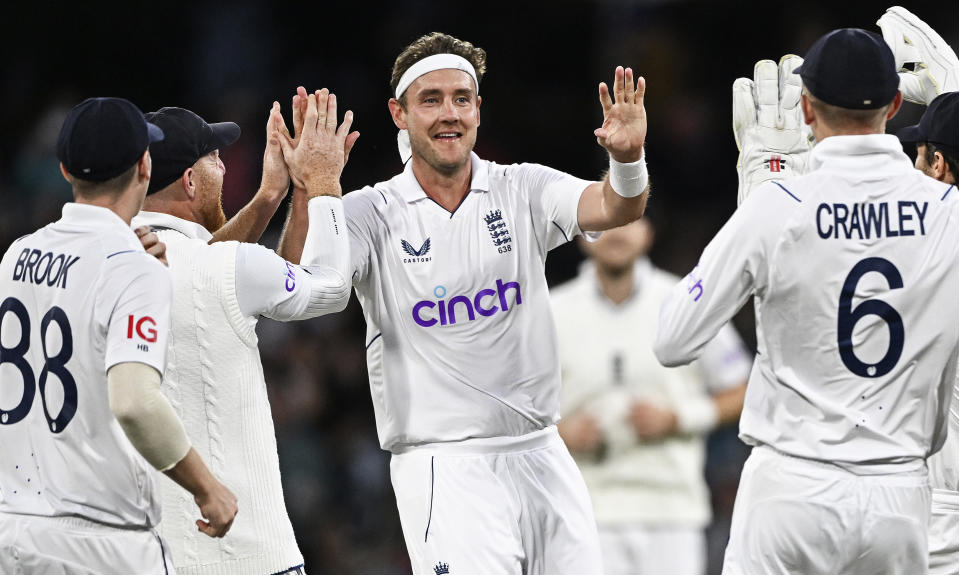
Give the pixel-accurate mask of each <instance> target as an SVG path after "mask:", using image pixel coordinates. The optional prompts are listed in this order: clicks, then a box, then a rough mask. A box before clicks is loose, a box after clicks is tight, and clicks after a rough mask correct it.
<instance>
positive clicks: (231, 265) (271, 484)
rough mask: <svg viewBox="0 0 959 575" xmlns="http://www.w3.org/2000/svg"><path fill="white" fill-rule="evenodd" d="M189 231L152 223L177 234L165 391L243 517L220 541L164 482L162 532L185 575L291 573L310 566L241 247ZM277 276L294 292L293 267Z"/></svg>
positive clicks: (187, 499)
mask: <svg viewBox="0 0 959 575" xmlns="http://www.w3.org/2000/svg"><path fill="white" fill-rule="evenodd" d="M142 215H143V214H141V216H142ZM139 221H143V220H142V219H140V220H139ZM181 222H183V220H180V219H178V218H175V217H173V216H168V215H165V214H152V216H151V217H150V222H149V223H150V224H151V225H157V226H162V227H165V228H168V229H167V230H165V231H159V232H158V235H159V236H160V239H161V241H163V242H164V243H166V245H167V259H168V260H169V262H170V273H171V275H172V276H173V294H174V297H173V329H172V333H171V338H170V351H169V364H168V366H167V372H166V374H165V376H164V379H163V384H162V390H163V393H164V394H165V395H166V396H167V397H168V398H169V400H170V403H171V404H172V405H173V407H174V409H176V411H177V413H178V414H179V415H180V417H181V419H182V420H183V423H184V425H185V426H186V429H187V432H188V434H189V436H190V439H191V440H192V441H193V447H194V448H195V449H196V450H197V452H198V453H199V454H200V456H201V457H202V458H203V460H204V461H205V462H206V463H207V465H208V466H209V468H210V470H211V471H212V472H213V474H214V475H215V476H216V477H217V478H218V479H219V480H220V481H222V482H223V483H224V484H225V485H226V486H227V487H229V488H230V490H231V491H233V493H234V494H236V496H237V500H238V501H239V505H240V512H239V513H238V514H237V517H236V520H235V522H234V523H233V527H232V528H231V530H230V532H229V533H228V534H227V535H226V537H224V538H222V539H211V538H209V537H207V536H206V535H203V534H202V533H200V532H198V531H197V529H196V526H195V525H194V520H195V519H196V518H197V517H199V515H198V513H199V510H198V509H197V506H196V503H195V502H194V501H193V497H192V496H191V495H189V494H188V493H187V492H186V491H184V490H183V489H181V488H179V486H177V485H176V484H175V483H174V482H173V481H171V480H170V479H168V478H164V479H163V480H162V486H163V509H164V520H163V522H162V523H161V524H160V527H159V529H160V533H161V534H162V535H163V537H164V539H165V540H167V541H168V542H169V547H170V550H171V553H172V555H173V558H174V564H175V565H176V566H177V572H178V573H179V574H180V575H183V574H192V575H226V574H233V573H277V572H281V571H285V570H287V569H289V568H291V567H294V566H297V565H300V564H302V563H303V557H302V555H301V553H300V551H299V549H298V547H297V544H296V539H295V538H294V534H293V528H292V526H291V525H290V520H289V517H288V516H287V513H286V506H285V502H284V499H283V490H282V486H281V483H280V469H279V459H278V455H277V449H276V437H275V433H274V429H273V419H272V415H271V412H270V404H269V401H268V398H267V391H266V384H265V381H264V377H263V367H262V365H261V363H260V355H259V351H258V350H257V337H256V333H255V331H254V328H255V326H256V323H257V321H256V318H255V317H252V316H247V315H245V314H244V313H243V312H242V310H241V309H240V305H239V298H238V294H237V290H238V289H243V287H242V285H243V284H238V282H237V277H238V275H239V273H240V272H239V270H238V269H237V265H238V262H239V261H240V259H239V258H238V255H237V254H238V250H239V249H240V246H241V244H238V243H237V242H220V243H214V244H207V242H206V240H205V239H203V238H194V237H189V235H188V234H190V233H191V227H190V226H189V225H185V224H189V222H185V223H181ZM248 261H255V260H252V259H251V260H248ZM281 261H282V260H281ZM268 269H271V268H268ZM272 269H274V270H275V271H277V272H278V273H281V274H282V275H280V276H279V277H275V278H273V279H274V282H275V288H274V289H276V290H283V291H284V292H285V287H284V286H285V281H286V279H287V276H286V266H285V264H284V265H283V268H282V269H280V268H279V266H274V268H272ZM264 271H266V270H264ZM297 277H298V278H299V277H301V276H299V275H298V276H297ZM297 289H298V290H302V289H303V288H302V287H301V286H300V285H298V286H297ZM265 299H266V301H275V300H269V298H265ZM303 308H304V309H305V305H303Z"/></svg>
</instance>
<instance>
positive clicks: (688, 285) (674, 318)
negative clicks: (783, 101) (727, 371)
mask: <svg viewBox="0 0 959 575" xmlns="http://www.w3.org/2000/svg"><path fill="white" fill-rule="evenodd" d="M772 186H774V184H767V185H764V186H762V188H767V187H772ZM760 191H764V192H766V193H760ZM776 192H779V190H757V191H756V192H754V193H752V194H751V195H750V196H749V198H748V199H747V200H746V201H745V202H744V203H743V204H742V205H741V206H740V207H739V209H737V210H736V212H734V213H733V215H732V217H731V218H730V219H729V221H727V222H726V224H725V225H724V226H723V227H722V229H721V230H719V233H717V234H716V237H714V238H713V239H712V241H710V242H709V245H707V246H706V249H705V250H703V253H702V256H701V257H700V259H699V264H698V265H697V266H696V267H695V268H693V271H691V272H690V273H689V274H688V275H687V276H686V277H685V278H684V279H682V280H681V281H680V282H679V283H678V284H677V285H676V286H675V287H674V288H673V289H672V290H671V291H670V292H669V295H668V296H667V297H666V299H665V300H664V301H663V305H662V307H661V308H660V312H659V325H658V330H657V333H656V339H655V342H654V343H653V351H654V352H655V354H656V357H657V358H658V359H659V361H660V363H662V364H663V365H665V366H667V367H673V366H676V365H682V364H686V363H689V362H691V361H693V360H694V359H696V358H697V357H699V355H700V354H701V353H702V352H703V348H705V347H706V345H707V344H708V343H709V342H710V341H711V340H712V339H713V338H714V337H716V334H717V333H718V332H719V330H720V328H722V327H723V325H725V324H726V322H728V321H729V320H730V319H731V318H732V316H733V315H734V314H735V313H736V312H737V311H739V309H740V308H741V307H742V306H743V304H745V303H746V300H747V299H748V298H749V296H750V295H751V294H753V293H756V294H759V295H761V294H762V293H763V291H764V290H765V287H766V282H767V254H768V253H769V249H768V248H769V245H771V244H772V243H773V242H774V241H775V239H776V238H777V237H778V235H779V233H780V230H781V228H782V219H783V217H784V216H783V214H784V213H789V212H790V211H791V210H790V208H791V206H789V205H786V204H785V203H783V200H782V198H784V197H787V196H785V194H782V193H781V192H780V193H776ZM789 201H793V200H789Z"/></svg>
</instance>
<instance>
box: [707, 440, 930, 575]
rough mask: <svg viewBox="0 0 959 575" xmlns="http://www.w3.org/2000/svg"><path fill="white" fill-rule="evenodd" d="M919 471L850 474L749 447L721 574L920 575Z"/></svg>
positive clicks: (923, 500) (923, 480)
mask: <svg viewBox="0 0 959 575" xmlns="http://www.w3.org/2000/svg"><path fill="white" fill-rule="evenodd" d="M930 501H931V490H930V488H929V483H928V477H927V476H926V473H925V470H924V469H923V470H920V471H918V472H916V473H913V474H891V475H856V474H854V473H850V472H848V471H846V470H845V469H842V468H840V467H837V466H834V465H829V464H824V463H818V462H812V461H806V460H801V459H797V458H793V457H788V456H784V455H780V454H777V453H775V452H774V451H772V450H771V449H770V448H768V447H757V448H755V449H753V452H752V454H751V455H750V456H749V459H748V460H747V461H746V465H745V467H744V468H743V474H742V478H741V479H740V482H739V491H738V492H737V494H736V506H735V508H734V510H733V523H732V528H731V530H730V534H729V544H728V546H727V547H726V558H725V561H724V563H723V575H754V574H756V573H763V574H764V575H787V574H789V575H793V574H795V575H922V574H924V573H926V572H927V561H928V555H927V554H928V552H927V543H926V529H927V526H928V523H929V506H930Z"/></svg>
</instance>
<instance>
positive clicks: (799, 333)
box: [654, 29, 959, 574]
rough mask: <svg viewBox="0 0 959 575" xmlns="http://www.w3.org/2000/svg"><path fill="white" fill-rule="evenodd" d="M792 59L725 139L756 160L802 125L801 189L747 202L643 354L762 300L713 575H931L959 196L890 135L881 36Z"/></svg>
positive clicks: (750, 86) (761, 74)
mask: <svg viewBox="0 0 959 575" xmlns="http://www.w3.org/2000/svg"><path fill="white" fill-rule="evenodd" d="M798 61H799V59H798V58H795V57H791V58H784V59H783V60H782V61H781V63H780V66H779V70H778V77H777V70H776V64H775V63H773V62H769V61H763V62H760V63H758V64H757V66H756V71H755V78H756V81H755V82H750V81H749V80H742V81H737V83H736V84H735V85H734V102H735V104H736V105H737V112H736V113H735V114H734V117H737V121H735V122H734V125H735V126H736V127H737V140H738V141H739V142H740V146H741V148H743V149H744V151H745V150H748V149H759V150H761V149H763V148H764V147H765V145H766V142H767V140H765V139H764V138H765V137H767V136H771V135H772V136H774V135H776V132H777V131H778V132H780V133H782V132H783V131H785V130H795V129H796V124H797V122H796V121H795V120H786V118H787V117H788V116H793V117H795V114H796V113H797V112H798V110H800V109H801V111H802V113H803V115H804V122H805V123H806V124H808V126H809V127H810V128H811V131H812V134H813V136H814V137H815V141H816V142H817V143H816V146H815V148H813V150H812V152H811V153H810V154H809V156H808V166H809V171H808V173H806V174H805V175H800V176H798V177H795V178H791V179H786V180H783V181H771V182H766V183H763V184H761V185H759V186H758V187H757V188H756V189H752V190H751V192H750V190H748V189H747V190H745V191H744V193H741V196H742V197H745V201H743V202H742V205H740V207H739V209H738V210H737V211H736V212H735V213H734V214H733V216H732V217H731V218H730V220H729V221H728V222H727V223H726V225H725V226H724V227H723V228H722V230H720V232H719V233H718V234H717V236H716V237H715V238H714V239H713V240H712V241H711V242H710V244H709V245H708V246H707V247H706V249H705V251H704V252H703V254H702V257H701V259H700V261H699V265H698V266H697V267H696V268H695V269H694V270H693V271H692V272H691V273H690V274H689V275H688V276H687V277H686V279H685V280H684V281H683V282H681V283H680V284H678V285H677V286H676V287H675V288H674V289H673V291H672V293H671V294H670V297H669V298H668V299H667V301H666V302H665V303H664V305H663V309H662V312H661V316H660V322H659V333H658V335H657V341H656V343H655V346H654V350H655V352H656V355H657V357H658V358H659V359H660V360H661V361H662V362H663V363H664V364H665V365H678V364H682V363H686V362H688V361H690V360H692V359H693V358H695V357H696V356H697V355H699V354H700V353H701V351H702V350H703V348H704V347H705V345H706V344H707V342H709V341H710V340H711V339H712V337H713V336H714V335H715V334H716V333H717V332H718V330H719V329H720V327H721V326H722V325H723V324H725V323H726V322H727V321H728V320H729V318H731V317H732V315H733V314H734V313H735V312H736V311H737V310H738V309H739V308H740V307H741V306H742V305H743V304H744V303H745V302H746V301H747V299H748V297H749V296H750V295H755V298H756V307H757V314H756V315H757V324H758V329H757V335H758V352H757V356H756V365H755V366H754V368H753V371H752V374H751V377H750V381H749V387H748V390H747V392H746V402H745V407H744V410H743V415H742V419H741V421H740V430H741V432H740V436H741V437H742V439H743V440H744V441H745V442H746V443H748V444H750V445H754V446H755V448H754V449H753V451H752V454H751V455H750V458H749V460H748V461H747V462H746V466H745V468H744V470H743V475H742V479H741V482H740V488H739V493H738V495H737V498H736V505H735V509H734V512H733V524H732V530H731V535H730V541H729V545H728V547H727V549H726V560H725V565H724V573H727V574H739V573H772V574H775V573H804V574H819V573H822V574H826V573H830V574H833V573H843V574H846V573H850V574H852V573H857V574H858V573H862V574H867V573H868V574H877V573H880V574H881V573H888V574H907V573H908V574H917V573H926V572H927V569H928V567H927V564H928V546H927V533H926V528H927V524H928V520H929V508H930V496H931V494H930V488H929V483H928V471H927V468H926V463H925V459H926V458H927V457H928V456H930V455H931V454H933V453H935V452H936V451H938V450H939V449H940V448H941V446H942V443H943V440H944V439H945V433H946V420H945V416H946V413H947V410H948V407H949V396H950V394H951V392H952V386H953V383H954V381H955V378H956V357H957V351H959V324H956V323H955V322H952V321H943V318H952V317H956V315H957V314H959V300H957V299H956V298H955V297H954V294H955V293H956V290H957V289H959V268H956V266H955V262H956V261H957V257H959V227H957V226H956V225H955V223H956V218H957V217H959V197H957V195H956V194H955V193H953V192H954V190H951V187H950V186H949V185H947V184H943V183H940V182H937V181H935V180H933V179H931V178H929V177H927V176H925V175H923V174H921V173H920V172H918V171H916V170H914V169H913V166H912V163H911V162H910V161H909V159H908V157H907V156H906V155H905V154H904V153H903V151H902V147H901V145H900V143H899V141H898V140H897V139H896V138H895V136H891V135H885V134H884V131H885V125H886V121H887V120H888V119H889V118H891V117H892V116H893V115H894V114H895V113H896V112H897V111H898V109H899V107H900V105H901V102H902V94H901V93H900V92H899V90H898V86H899V77H898V75H897V68H896V63H895V59H894V56H893V54H892V52H891V51H890V49H889V47H888V46H887V45H886V43H885V42H883V41H882V39H881V38H879V37H878V36H876V35H875V34H872V33H869V32H866V31H863V30H858V29H842V30H835V31H833V32H830V33H829V34H826V35H825V36H823V37H822V38H820V39H819V40H818V41H817V42H816V43H815V44H814V45H813V46H812V48H810V50H809V52H808V54H807V56H806V60H805V62H803V63H802V64H801V66H799V67H798V68H797V67H796V64H797V63H798ZM794 71H795V72H796V73H798V74H799V75H800V76H801V79H802V95H801V98H800V97H799V83H798V78H797V77H796V74H794V73H793V72H794ZM797 100H798V102H799V105H798V106H797V105H796V103H797ZM750 109H751V110H752V114H751V116H752V121H751V122H743V118H747V117H749V114H745V113H744V110H750ZM777 118H778V121H774V122H770V119H773V120H777ZM801 140H802V138H797V141H801ZM755 157H760V155H758V154H756V155H752V156H750V155H744V158H743V166H742V168H743V173H744V174H746V175H747V177H746V178H745V179H744V181H745V182H747V184H748V182H749V181H750V178H749V177H748V175H749V174H753V173H757V166H755V165H750V163H751V161H752V160H751V158H755ZM782 159H785V160H786V161H787V162H791V161H793V160H794V158H791V157H787V158H780V160H782ZM763 168H765V169H767V171H768V170H769V168H768V167H767V166H759V167H758V169H759V170H762V169H763ZM747 195H748V197H746V196H747Z"/></svg>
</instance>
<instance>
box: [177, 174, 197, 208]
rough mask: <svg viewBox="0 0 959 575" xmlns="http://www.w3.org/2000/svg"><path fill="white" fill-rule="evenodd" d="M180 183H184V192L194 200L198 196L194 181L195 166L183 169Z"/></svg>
mask: <svg viewBox="0 0 959 575" xmlns="http://www.w3.org/2000/svg"><path fill="white" fill-rule="evenodd" d="M180 183H181V184H183V193H185V194H186V197H187V198H189V199H190V200H191V201H192V200H193V199H194V198H195V197H196V182H195V181H194V173H193V168H187V169H185V170H183V175H182V176H180Z"/></svg>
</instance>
